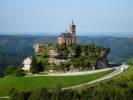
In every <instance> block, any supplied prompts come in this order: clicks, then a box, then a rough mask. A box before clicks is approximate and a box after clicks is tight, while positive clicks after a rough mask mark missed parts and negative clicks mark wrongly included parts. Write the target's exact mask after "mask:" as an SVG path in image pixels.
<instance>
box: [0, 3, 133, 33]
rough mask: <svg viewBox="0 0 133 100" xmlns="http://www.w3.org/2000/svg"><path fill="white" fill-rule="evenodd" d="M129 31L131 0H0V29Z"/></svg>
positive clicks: (132, 17) (132, 25)
mask: <svg viewBox="0 0 133 100" xmlns="http://www.w3.org/2000/svg"><path fill="white" fill-rule="evenodd" d="M72 19H73V20H74V22H75V24H76V25H77V31H78V32H96V33H98V32H133V0H0V32H62V31H65V30H66V28H67V27H68V25H69V24H70V22H71V20H72Z"/></svg>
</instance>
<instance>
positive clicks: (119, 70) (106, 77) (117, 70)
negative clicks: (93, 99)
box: [62, 65, 128, 90]
mask: <svg viewBox="0 0 133 100" xmlns="http://www.w3.org/2000/svg"><path fill="white" fill-rule="evenodd" d="M122 68H124V70H126V69H128V66H127V65H121V66H119V67H115V71H113V72H112V73H110V74H108V75H105V76H103V77H101V78H98V79H96V80H93V81H90V82H88V83H83V84H80V85H76V86H72V87H67V88H62V90H67V89H74V88H79V87H82V86H86V85H90V84H93V83H96V82H100V81H102V80H106V79H109V78H111V77H114V76H116V75H118V74H120V73H122V72H123V70H121V69H122Z"/></svg>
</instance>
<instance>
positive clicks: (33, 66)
mask: <svg viewBox="0 0 133 100" xmlns="http://www.w3.org/2000/svg"><path fill="white" fill-rule="evenodd" d="M30 70H31V72H32V73H33V74H35V73H38V66H37V60H36V57H35V56H33V57H32V64H31V69H30Z"/></svg>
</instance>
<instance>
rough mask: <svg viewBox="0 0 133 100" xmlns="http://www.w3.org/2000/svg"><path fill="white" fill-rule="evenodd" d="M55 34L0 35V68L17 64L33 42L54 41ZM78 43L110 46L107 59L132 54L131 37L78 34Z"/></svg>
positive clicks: (117, 60)
mask: <svg viewBox="0 0 133 100" xmlns="http://www.w3.org/2000/svg"><path fill="white" fill-rule="evenodd" d="M56 42H57V36H39V35H38V36H37V35H0V69H3V68H5V67H6V66H8V65H15V66H19V65H20V64H22V63H21V62H22V60H23V59H24V58H25V57H27V56H32V55H33V54H34V52H33V48H32V46H33V44H34V43H45V44H48V43H56ZM78 43H82V44H88V43H89V44H90V43H95V44H97V45H100V46H105V47H109V48H110V50H111V51H110V54H109V56H108V59H109V61H113V62H123V61H126V60H127V59H129V58H131V57H132V56H133V52H132V51H133V45H132V44H133V37H107V36H106V37H105V36H104V37H102V36H101V37H89V36H78Z"/></svg>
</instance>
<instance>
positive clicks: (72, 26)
mask: <svg viewBox="0 0 133 100" xmlns="http://www.w3.org/2000/svg"><path fill="white" fill-rule="evenodd" d="M69 31H70V33H71V34H72V36H73V39H74V40H73V42H74V43H76V25H75V24H74V21H73V20H72V23H71V24H70V25H69Z"/></svg>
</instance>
